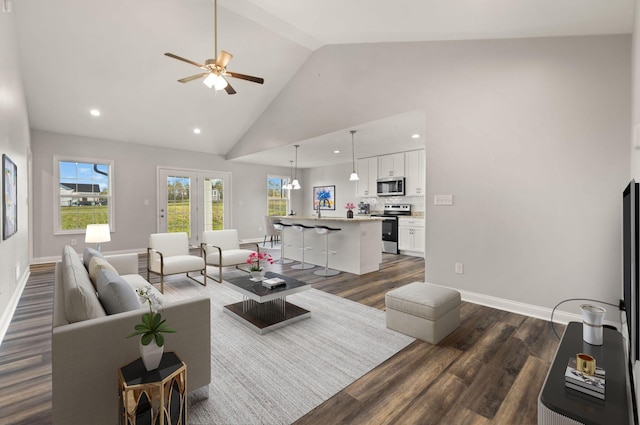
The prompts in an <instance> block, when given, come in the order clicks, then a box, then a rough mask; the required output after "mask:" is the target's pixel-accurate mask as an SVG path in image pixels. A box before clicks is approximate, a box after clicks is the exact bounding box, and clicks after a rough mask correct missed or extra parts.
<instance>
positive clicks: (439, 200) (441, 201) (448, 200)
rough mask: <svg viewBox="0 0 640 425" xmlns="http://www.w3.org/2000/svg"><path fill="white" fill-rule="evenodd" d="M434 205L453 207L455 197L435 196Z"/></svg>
mask: <svg viewBox="0 0 640 425" xmlns="http://www.w3.org/2000/svg"><path fill="white" fill-rule="evenodd" d="M433 204H434V205H447V206H448V205H453V195H435V196H434V198H433Z"/></svg>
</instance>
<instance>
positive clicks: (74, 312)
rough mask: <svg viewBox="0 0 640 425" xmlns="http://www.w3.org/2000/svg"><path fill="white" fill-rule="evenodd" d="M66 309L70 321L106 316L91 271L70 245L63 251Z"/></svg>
mask: <svg viewBox="0 0 640 425" xmlns="http://www.w3.org/2000/svg"><path fill="white" fill-rule="evenodd" d="M62 264H63V268H62V288H63V294H64V310H65V314H66V316H67V321H69V323H74V322H81V321H83V320H89V319H95V318H97V317H104V316H106V314H105V311H104V308H103V307H102V304H100V301H98V296H97V295H96V290H95V288H94V287H93V285H92V284H91V280H90V279H89V273H87V270H86V269H85V268H84V264H82V260H81V259H80V257H79V256H78V254H77V253H76V252H75V251H74V250H73V248H71V247H70V246H68V245H65V247H64V249H63V251H62Z"/></svg>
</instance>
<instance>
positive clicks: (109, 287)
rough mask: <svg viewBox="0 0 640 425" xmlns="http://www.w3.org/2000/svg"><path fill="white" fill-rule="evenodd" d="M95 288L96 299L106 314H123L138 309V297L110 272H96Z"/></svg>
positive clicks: (129, 287) (124, 282)
mask: <svg viewBox="0 0 640 425" xmlns="http://www.w3.org/2000/svg"><path fill="white" fill-rule="evenodd" d="M96 287H97V289H98V299H99V300H100V303H101V304H102V307H104V311H106V312H107V314H116V313H123V312H125V311H131V310H138V309H139V308H140V301H139V299H138V295H137V294H136V292H135V291H134V290H133V288H131V286H129V284H128V283H127V282H126V281H125V280H124V279H122V278H121V277H120V276H118V274H117V273H114V272H113V271H111V270H108V269H101V270H100V271H98V275H97V279H96Z"/></svg>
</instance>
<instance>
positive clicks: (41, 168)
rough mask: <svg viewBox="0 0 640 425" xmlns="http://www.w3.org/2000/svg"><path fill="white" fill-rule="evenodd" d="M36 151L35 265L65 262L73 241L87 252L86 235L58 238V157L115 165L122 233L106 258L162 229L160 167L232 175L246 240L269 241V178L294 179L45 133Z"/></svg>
mask: <svg viewBox="0 0 640 425" xmlns="http://www.w3.org/2000/svg"><path fill="white" fill-rule="evenodd" d="M32 150H33V170H34V172H33V181H34V184H33V186H34V189H33V199H32V202H33V221H34V224H33V256H34V261H35V262H39V261H50V260H51V259H54V258H56V257H59V256H60V255H61V253H62V247H63V246H64V245H65V244H70V243H71V239H76V240H77V244H78V245H77V248H76V249H77V250H78V251H82V249H84V235H82V234H74V235H57V236H56V235H54V234H53V205H54V202H53V193H54V189H53V188H54V183H53V156H54V155H69V156H75V157H89V158H99V159H113V160H114V161H115V163H114V174H115V183H114V189H115V196H116V199H115V207H116V209H115V220H116V228H115V232H114V233H112V235H111V242H109V243H106V244H103V245H102V250H103V251H105V252H110V251H111V252H115V251H140V250H143V249H146V247H147V244H148V243H147V242H148V239H149V234H150V233H154V232H156V229H157V223H156V218H157V216H158V213H157V208H156V205H157V189H156V169H157V167H158V166H166V167H178V168H185V169H194V170H210V171H226V172H231V174H232V175H231V182H232V187H231V196H232V198H231V218H232V222H231V226H233V227H235V228H237V229H238V232H239V235H240V238H241V239H260V240H262V238H263V236H264V229H262V227H263V216H264V215H265V214H266V211H267V197H266V196H267V195H266V187H267V186H266V185H267V175H268V174H276V175H285V176H286V175H289V169H288V168H286V167H285V168H283V167H269V166H257V165H248V164H241V163H235V162H230V161H226V160H225V159H224V158H222V157H220V156H216V155H210V154H202V153H196V152H191V151H183V150H179V149H164V148H163V149H157V148H153V147H150V146H144V145H137V144H130V143H121V142H115V141H111V140H100V139H92V138H87V137H79V136H70V135H65V134H58V133H49V132H43V131H33V132H32ZM303 184H304V180H303ZM227 195H228V194H227ZM144 200H149V205H144ZM294 202H295V201H294ZM294 207H296V208H297V204H295V203H294Z"/></svg>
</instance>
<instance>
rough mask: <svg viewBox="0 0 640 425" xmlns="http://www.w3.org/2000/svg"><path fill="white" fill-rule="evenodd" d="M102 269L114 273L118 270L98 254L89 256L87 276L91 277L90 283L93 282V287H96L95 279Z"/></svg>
mask: <svg viewBox="0 0 640 425" xmlns="http://www.w3.org/2000/svg"><path fill="white" fill-rule="evenodd" d="M102 269H105V270H111V271H112V272H114V273H115V274H118V270H116V269H115V267H113V266H112V265H111V264H109V262H108V261H107V260H105V259H104V258H100V257H98V256H94V257H91V260H90V261H89V278H90V279H91V283H93V287H94V288H96V289H98V287H97V285H96V279H97V278H98V272H99V271H100V270H102Z"/></svg>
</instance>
